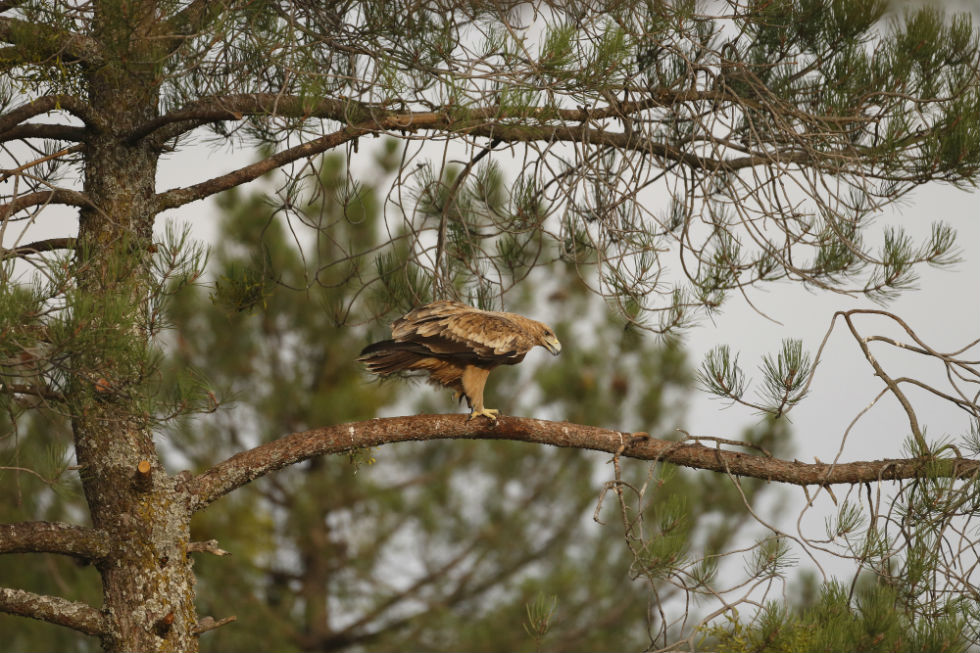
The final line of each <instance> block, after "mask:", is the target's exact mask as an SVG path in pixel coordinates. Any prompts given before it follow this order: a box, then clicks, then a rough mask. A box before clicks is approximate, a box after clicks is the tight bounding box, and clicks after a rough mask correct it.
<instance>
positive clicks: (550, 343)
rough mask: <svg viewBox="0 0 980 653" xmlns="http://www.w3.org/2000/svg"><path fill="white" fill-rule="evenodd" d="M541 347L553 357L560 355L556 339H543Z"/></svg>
mask: <svg viewBox="0 0 980 653" xmlns="http://www.w3.org/2000/svg"><path fill="white" fill-rule="evenodd" d="M543 347H544V348H545V349H547V350H548V351H550V352H551V353H552V354H554V355H555V356H557V355H558V354H560V353H561V343H560V342H558V338H545V340H544V343H543Z"/></svg>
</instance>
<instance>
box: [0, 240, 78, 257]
mask: <svg viewBox="0 0 980 653" xmlns="http://www.w3.org/2000/svg"><path fill="white" fill-rule="evenodd" d="M74 247H75V239H74V238H49V239H48V240H39V241H37V242H33V243H28V244H27V245H21V246H19V247H12V248H11V249H2V248H0V261H2V260H4V259H8V258H14V257H17V256H27V255H28V254H38V253H40V252H52V251H54V250H56V249H73V248H74Z"/></svg>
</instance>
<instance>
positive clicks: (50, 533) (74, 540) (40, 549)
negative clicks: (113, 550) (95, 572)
mask: <svg viewBox="0 0 980 653" xmlns="http://www.w3.org/2000/svg"><path fill="white" fill-rule="evenodd" d="M108 542H109V541H108V538H107V537H106V534H105V533H103V532H102V531H99V530H96V529H94V528H85V527H83V526H74V525H72V524H61V523H57V522H44V521H37V522H20V523H17V524H0V553H60V554H62V555H68V556H73V557H75V558H79V559H82V560H87V561H94V560H99V559H101V558H104V557H105V556H106V555H107V554H108V553H109V543H108Z"/></svg>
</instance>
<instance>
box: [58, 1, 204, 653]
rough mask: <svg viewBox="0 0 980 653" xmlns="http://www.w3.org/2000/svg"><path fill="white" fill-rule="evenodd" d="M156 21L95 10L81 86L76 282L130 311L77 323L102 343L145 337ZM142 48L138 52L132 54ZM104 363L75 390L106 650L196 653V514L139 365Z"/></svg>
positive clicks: (86, 362) (133, 11)
mask: <svg viewBox="0 0 980 653" xmlns="http://www.w3.org/2000/svg"><path fill="white" fill-rule="evenodd" d="M154 14H155V10H154V7H153V3H145V4H144V5H142V6H140V5H136V4H132V3H121V4H116V3H102V4H99V5H98V9H97V11H96V23H95V32H96V35H97V37H98V40H99V42H101V43H104V44H107V47H106V52H105V53H104V55H105V62H104V64H103V65H101V66H97V67H92V68H91V69H90V71H89V74H88V79H87V86H88V89H89V103H90V105H91V107H92V109H93V110H94V111H95V112H96V113H97V114H98V115H99V116H100V118H101V119H102V122H104V124H105V125H107V127H106V128H105V129H104V130H103V129H93V130H91V134H90V137H89V139H88V149H87V157H86V166H85V182H84V184H85V185H84V191H85V194H86V196H87V197H88V198H89V200H90V201H91V202H92V206H91V207H88V208H83V209H82V211H81V213H80V220H79V233H78V242H77V246H78V257H77V265H78V272H77V277H78V281H79V285H80V286H81V287H82V288H83V289H84V290H85V291H86V292H87V293H88V295H89V296H90V297H92V298H94V299H96V300H102V303H103V305H105V306H107V307H110V306H112V305H113V304H119V303H122V304H125V305H129V306H130V307H131V309H130V311H129V313H130V315H129V316H120V315H119V314H114V313H113V312H112V310H111V309H110V308H106V309H105V314H104V315H102V316H98V315H97V316H96V317H95V318H93V320H92V321H93V322H95V323H94V324H90V325H84V326H85V327H86V328H92V329H99V330H102V331H103V332H104V333H105V334H106V338H117V339H119V338H123V339H125V338H130V339H136V340H137V341H139V339H146V338H148V337H149V336H148V334H146V333H145V332H143V331H142V329H141V328H140V326H139V325H140V322H139V320H138V319H134V318H135V317H136V316H134V315H133V313H137V312H138V311H141V310H143V308H144V307H143V306H142V303H143V302H144V301H145V297H146V293H145V288H146V285H145V282H144V280H145V279H146V275H147V273H148V272H147V270H146V266H145V260H146V255H145V252H146V251H147V250H148V249H149V246H150V244H151V236H152V230H153V219H154V216H155V211H154V210H153V205H152V202H151V199H152V198H153V195H154V191H155V183H156V168H157V159H158V157H159V152H158V151H156V150H154V149H153V148H151V147H150V146H149V145H148V144H147V143H145V142H144V143H131V142H129V141H128V140H127V138H126V134H127V133H128V132H130V131H132V130H133V129H134V128H135V127H136V126H137V125H139V124H141V123H143V122H145V121H146V120H150V119H152V118H153V117H154V116H156V115H157V104H158V97H157V94H158V92H159V86H158V84H156V80H155V79H154V77H153V76H154V70H153V67H152V65H149V64H147V63H141V62H152V61H154V60H155V57H156V56H157V55H158V54H159V53H156V52H154V51H153V50H152V48H153V47H154V43H155V41H154V40H153V38H152V34H150V33H149V32H148V29H149V26H151V25H152V24H153V21H154ZM144 25H145V26H146V27H144ZM140 43H142V44H143V45H142V51H140V52H135V53H134V52H133V50H134V49H136V48H137V47H138V45H134V44H140ZM113 48H118V51H114V49H113ZM107 349H108V348H107ZM102 356H104V353H103V352H100V351H98V348H96V350H95V351H93V352H80V353H79V355H78V356H77V357H76V359H75V360H74V361H73V365H74V366H75V371H76V378H77V381H76V385H77V387H76V388H74V392H73V393H72V394H73V396H77V397H88V398H89V399H88V401H86V402H85V403H84V404H81V403H80V404H79V406H78V407H77V410H75V411H73V413H74V415H75V417H74V418H73V428H74V432H75V452H76V456H77V459H78V464H79V465H80V466H81V468H82V473H81V478H82V483H83V488H84V491H85V497H86V500H87V502H88V506H89V509H90V511H91V518H92V523H93V525H94V526H95V528H97V529H99V530H102V531H104V532H106V533H108V534H109V545H110V546H109V551H108V553H107V555H106V556H105V557H104V558H102V559H101V560H100V561H98V562H97V563H96V567H97V568H98V569H99V571H100V573H101V576H102V586H103V612H104V613H105V616H106V619H105V628H104V630H103V632H102V641H103V646H104V647H105V649H106V650H110V651H167V650H170V651H194V650H197V638H196V637H195V636H194V635H193V630H194V628H195V627H196V626H197V617H196V613H195V608H194V591H193V585H194V578H193V574H192V572H191V565H190V562H189V560H188V557H187V544H188V542H189V540H190V515H191V513H190V511H189V510H188V509H187V505H186V501H182V500H181V499H182V493H181V492H180V491H179V489H178V488H177V480H176V479H175V478H173V477H169V476H168V475H167V474H166V472H165V471H164V470H163V469H162V468H161V466H160V462H159V459H158V456H157V453H156V448H155V446H154V443H153V437H152V431H151V427H150V424H149V423H148V421H147V420H145V419H143V418H142V417H141V415H142V413H141V410H140V408H139V406H138V405H137V403H136V400H135V399H133V396H134V395H136V394H137V393H136V392H133V391H131V390H130V389H129V388H127V384H132V383H136V382H138V381H134V379H138V378H139V369H138V366H139V365H140V361H139V360H136V359H128V360H127V359H124V360H107V359H104V358H103V357H102ZM90 370H92V371H97V374H98V375H99V376H98V380H99V381H101V380H102V379H105V381H101V382H102V383H105V382H108V387H109V388H111V390H110V391H108V392H103V394H102V395H101V396H97V397H95V398H94V400H93V392H92V389H91V387H85V385H86V380H85V376H86V374H87V373H88V372H89V371H90ZM92 382H93V383H98V381H97V380H96V379H92ZM98 389H99V390H100V392H101V391H102V388H101V387H99V388H98ZM83 401H84V400H83ZM141 462H142V463H144V467H145V464H146V463H149V465H150V472H149V474H138V472H137V468H138V466H139V465H140V463H141ZM137 478H139V480H137Z"/></svg>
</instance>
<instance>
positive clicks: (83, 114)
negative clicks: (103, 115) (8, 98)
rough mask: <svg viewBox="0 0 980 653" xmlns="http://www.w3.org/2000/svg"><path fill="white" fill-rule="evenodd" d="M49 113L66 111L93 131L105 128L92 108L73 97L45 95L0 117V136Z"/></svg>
mask: <svg viewBox="0 0 980 653" xmlns="http://www.w3.org/2000/svg"><path fill="white" fill-rule="evenodd" d="M50 111H66V112H68V113H70V114H71V115H73V116H75V117H76V118H78V119H80V120H81V121H82V122H84V123H85V124H86V125H88V126H89V127H91V128H94V129H98V130H101V129H104V127H105V124H104V123H103V122H102V120H101V119H100V118H99V117H98V116H97V115H96V113H95V112H94V111H93V110H92V107H91V106H89V104H88V103H87V102H85V101H83V100H81V99H79V98H77V97H75V96H74V95H45V96H44V97H39V98H37V99H36V100H32V101H30V102H27V103H25V104H22V105H20V106H19V107H15V108H13V109H11V110H10V111H8V112H6V113H4V114H3V115H0V136H2V135H3V133H4V132H6V131H7V130H8V129H13V128H14V127H15V126H17V125H19V124H20V123H22V122H24V121H25V120H29V119H31V118H33V117H34V116H39V115H41V114H44V113H48V112H50Z"/></svg>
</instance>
